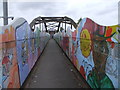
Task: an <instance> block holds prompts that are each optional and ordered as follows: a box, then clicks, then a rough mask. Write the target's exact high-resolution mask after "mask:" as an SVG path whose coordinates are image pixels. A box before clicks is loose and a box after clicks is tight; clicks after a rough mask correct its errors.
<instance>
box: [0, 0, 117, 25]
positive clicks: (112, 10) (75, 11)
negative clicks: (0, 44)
mask: <svg viewBox="0 0 120 90" xmlns="http://www.w3.org/2000/svg"><path fill="white" fill-rule="evenodd" d="M118 2H119V0H60V1H59V0H26V2H24V0H16V1H15V0H9V3H8V5H9V6H8V7H9V12H8V13H9V16H13V17H15V18H18V17H23V18H25V19H26V20H27V21H28V22H29V23H30V22H31V21H32V20H33V19H34V18H36V17H38V16H68V17H70V18H72V19H73V20H74V21H75V22H77V21H78V19H79V18H81V17H82V18H85V17H89V18H91V19H92V20H94V21H95V22H96V23H98V24H100V25H115V24H117V23H118ZM2 7H3V6H2V0H0V16H2V15H3V13H2V10H3V8H2ZM2 21H3V19H0V25H2V24H3V22H2ZM9 22H11V20H9Z"/></svg>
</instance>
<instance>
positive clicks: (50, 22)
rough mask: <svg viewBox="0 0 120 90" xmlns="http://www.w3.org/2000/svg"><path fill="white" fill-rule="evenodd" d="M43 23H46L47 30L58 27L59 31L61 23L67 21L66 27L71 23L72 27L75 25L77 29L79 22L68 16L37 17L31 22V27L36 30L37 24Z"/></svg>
mask: <svg viewBox="0 0 120 90" xmlns="http://www.w3.org/2000/svg"><path fill="white" fill-rule="evenodd" d="M41 23H43V24H44V26H45V29H46V32H48V29H50V28H56V27H57V32H58V31H59V28H60V24H61V23H65V27H66V24H70V25H71V27H72V26H74V28H75V29H76V28H77V24H76V23H75V22H74V21H73V20H72V19H71V18H69V17H66V16H65V17H37V18H35V19H34V20H33V21H32V22H31V23H30V27H31V29H32V30H33V31H34V27H35V25H36V24H41ZM56 23H57V25H56Z"/></svg>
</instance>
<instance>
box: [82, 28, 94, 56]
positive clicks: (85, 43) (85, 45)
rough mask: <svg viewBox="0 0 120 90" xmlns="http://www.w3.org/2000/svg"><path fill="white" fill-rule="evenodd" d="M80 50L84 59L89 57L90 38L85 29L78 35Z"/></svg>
mask: <svg viewBox="0 0 120 90" xmlns="http://www.w3.org/2000/svg"><path fill="white" fill-rule="evenodd" d="M80 39H81V40H80V49H81V51H82V55H83V56H85V57H86V58H87V57H88V56H89V55H90V51H91V44H92V42H91V37H90V33H89V31H88V30H87V29H84V30H83V31H82V32H81V34H80Z"/></svg>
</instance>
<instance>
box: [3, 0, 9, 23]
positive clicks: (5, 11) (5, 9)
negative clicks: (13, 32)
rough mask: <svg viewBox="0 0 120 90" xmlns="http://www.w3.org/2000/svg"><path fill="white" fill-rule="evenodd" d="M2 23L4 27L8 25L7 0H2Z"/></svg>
mask: <svg viewBox="0 0 120 90" xmlns="http://www.w3.org/2000/svg"><path fill="white" fill-rule="evenodd" d="M3 18H4V19H3V20H4V21H3V22H4V25H7V24H8V3H7V0H3Z"/></svg>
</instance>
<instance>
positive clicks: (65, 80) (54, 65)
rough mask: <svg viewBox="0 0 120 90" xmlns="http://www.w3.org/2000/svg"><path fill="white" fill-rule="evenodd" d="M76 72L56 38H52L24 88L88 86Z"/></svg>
mask: <svg viewBox="0 0 120 90" xmlns="http://www.w3.org/2000/svg"><path fill="white" fill-rule="evenodd" d="M76 72H77V71H76V69H75V68H74V66H73V65H72V64H71V62H70V61H69V59H68V58H67V57H66V55H64V53H63V51H62V50H61V48H60V47H59V46H58V44H57V43H56V42H55V40H54V39H50V40H49V42H48V44H47V46H46V48H45V50H44V51H43V53H42V55H41V56H40V58H39V59H38V61H37V62H36V65H35V67H34V68H33V70H32V71H31V73H30V74H29V76H28V78H27V79H26V81H25V83H24V85H23V87H22V88H81V87H86V85H85V84H84V83H83V81H82V80H83V79H82V78H80V77H78V76H80V75H77V74H78V73H76ZM78 78H79V79H78Z"/></svg>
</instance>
